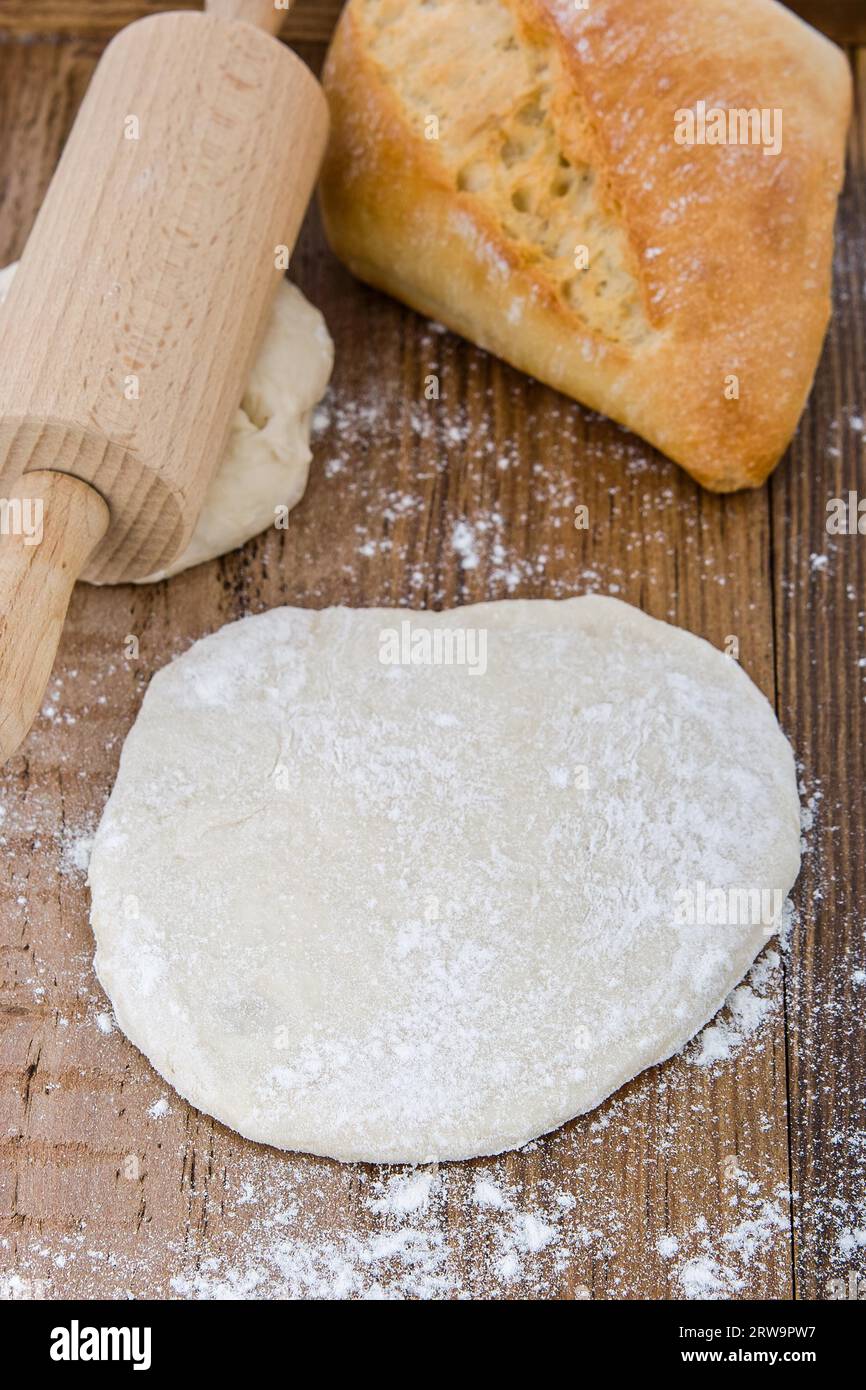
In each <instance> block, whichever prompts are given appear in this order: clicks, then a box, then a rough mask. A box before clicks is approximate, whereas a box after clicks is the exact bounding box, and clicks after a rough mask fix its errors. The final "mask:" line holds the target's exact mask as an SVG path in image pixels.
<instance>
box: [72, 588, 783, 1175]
mask: <svg viewBox="0 0 866 1390" xmlns="http://www.w3.org/2000/svg"><path fill="white" fill-rule="evenodd" d="M405 623H408V624H409V628H408V629H406V628H404V627H401V624H405ZM461 631H462V633H463V638H462V639H460V637H459V634H460V632H461ZM425 632H426V634H427V637H426V638H425V637H423V635H419V634H423V633H425ZM435 632H439V633H440V634H443V633H450V634H451V635H452V636H451V638H450V639H449V640H451V641H453V643H454V646H453V648H452V649H451V652H450V655H451V656H452V657H455V656H456V657H457V658H459V657H460V655H461V652H460V645H459V643H460V640H463V641H464V642H465V644H466V647H465V652H464V653H463V654H464V656H466V658H467V660H468V661H469V662H471V663H472V664H471V665H470V664H464V665H460V664H456V663H455V664H447V657H448V654H449V652H448V648H447V647H446V646H443V647H442V648H441V649H440V650H439V658H440V661H441V664H435V660H433V661H431V662H430V664H400V659H401V658H403V657H405V656H406V655H407V654H408V655H410V656H411V654H412V653H413V652H414V653H415V654H416V657H417V656H418V655H420V656H423V655H424V648H425V644H426V646H427V648H428V649H429V650H428V652H427V655H428V656H431V657H433V658H435V657H436V647H435V644H434V639H433V637H432V634H433V633H435ZM472 633H475V634H476V635H475V637H474V638H473V637H472V636H471V634H472ZM482 633H483V634H486V636H485V637H484V639H483V640H484V641H486V651H485V653H484V660H483V661H482V659H481V644H482V638H481V634H482ZM439 640H440V641H441V640H442V639H441V637H440V639H439ZM386 656H387V657H388V660H387V661H383V659H382V658H383V657H386ZM798 866H799V807H798V798H797V786H796V777H795V771H794V760H793V757H792V754H791V749H790V747H789V745H788V743H787V741H786V739H785V738H784V736H783V734H782V733H781V731H780V729H779V727H778V724H777V723H776V719H775V716H774V714H773V712H772V710H771V708H770V706H769V704H768V703H767V701H766V700H765V699H764V696H763V695H762V694H761V693H760V692H759V691H758V690H757V689H756V687H755V686H754V685H753V684H752V683H751V681H750V680H749V679H748V677H747V676H746V675H744V673H743V671H742V670H741V669H740V667H739V666H738V665H737V663H736V662H735V661H733V660H731V659H730V658H728V657H726V656H723V655H722V654H721V653H720V652H718V651H717V650H716V649H715V648H713V647H711V646H709V645H708V644H707V643H706V642H704V641H701V640H699V639H698V638H696V637H693V636H691V635H690V634H688V633H686V632H683V631H680V630H679V629H677V628H674V627H670V626H668V625H667V624H665V623H661V622H657V621H655V620H654V619H652V618H649V617H646V616H645V615H644V614H642V613H640V612H639V611H638V610H636V609H634V608H631V607H629V606H627V605H626V604H624V603H620V602H618V601H616V600H614V599H608V598H600V597H586V598H579V599H571V600H566V601H563V602H532V601H519V602H504V603H488V604H479V605H477V606H473V607H466V608H461V609H459V610H456V611H453V612H447V613H439V614H434V613H414V612H409V611H408V610H405V609H397V610H387V609H378V610H377V609H372V610H350V609H343V608H334V609H327V610H325V611H323V612H314V611H308V610H301V609H292V608H281V609H276V610H274V611H272V612H269V613H265V614H262V615H261V616H259V617H254V618H247V619H244V620H242V621H241V622H237V623H233V624H231V625H230V626H228V627H224V628H223V629H222V630H221V631H219V632H217V633H215V634H214V635H213V636H211V637H206V638H204V639H203V640H202V641H199V642H196V643H195V645H194V646H193V647H192V648H191V649H190V650H189V651H188V652H187V653H185V654H184V655H183V656H181V657H180V658H179V659H178V660H176V661H174V662H172V663H171V665H169V666H167V667H166V668H165V669H164V670H162V671H160V672H159V673H158V674H157V675H156V676H155V677H154V679H153V681H152V683H151V685H150V688H149V690H148V692H147V695H146V697H145V700H144V703H143V705H142V708H141V712H140V714H139V716H138V719H137V721H136V723H135V726H134V727H133V729H132V731H131V733H130V735H129V737H128V739H127V741H126V745H125V747H124V750H123V756H122V759H121V765H120V771H119V774H118V778H117V785H116V786H115V789H114V791H113V793H112V795H111V798H110V800H109V803H108V805H107V807H106V810H105V814H104V816H103V819H102V823H101V825H100V827H99V831H98V834H97V836H96V841H95V846H94V850H93V856H92V860H91V865H90V886H91V891H92V901H93V915H92V920H93V927H94V932H95V935H96V943H97V952H96V968H97V971H98V974H99V978H100V980H101V981H102V984H103V985H104V987H105V989H106V991H107V992H108V994H109V996H110V998H111V1000H112V1003H113V1005H114V1009H115V1013H116V1015H117V1018H118V1021H119V1023H120V1026H121V1027H122V1028H123V1030H124V1031H125V1033H126V1034H127V1035H128V1037H130V1038H131V1039H132V1041H133V1042H134V1043H136V1044H137V1045H138V1046H139V1047H140V1048H141V1049H142V1051H143V1052H145V1053H146V1055H147V1056H148V1057H149V1058H150V1060H151V1061H152V1063H153V1065H154V1066H155V1067H156V1069H157V1070H158V1071H159V1072H160V1073H161V1074H162V1075H163V1076H164V1077H166V1078H167V1080H168V1081H170V1082H171V1083H172V1085H173V1086H175V1087H176V1088H177V1090H178V1091H180V1093H181V1094H182V1095H183V1096H185V1097H187V1098H188V1099H189V1100H190V1101H192V1102H193V1103H194V1104H195V1105H197V1106H199V1107H200V1108H201V1109H203V1110H205V1111H207V1112H208V1113H210V1114H212V1115H215V1116H216V1117H217V1118H218V1119H219V1120H222V1121H223V1122H224V1123H225V1124H227V1125H230V1126H231V1127H232V1128H234V1129H236V1130H239V1131H240V1133H241V1134H244V1135H247V1136H248V1137H250V1138H252V1139H256V1140H261V1141H263V1142H265V1143H269V1144H275V1145H278V1146H279V1147H281V1148H290V1149H301V1150H307V1151H310V1152H312V1153H316V1154H326V1155H332V1156H334V1157H336V1158H340V1159H363V1160H370V1161H384V1162H397V1161H419V1162H420V1161H428V1160H434V1159H448V1158H465V1157H469V1156H472V1155H478V1154H488V1153H494V1152H498V1151H500V1150H503V1149H506V1148H510V1147H513V1146H516V1145H519V1144H521V1143H523V1142H524V1141H526V1140H529V1139H531V1138H533V1137H535V1136H537V1135H539V1134H542V1133H544V1132H546V1131H548V1130H551V1129H553V1128H555V1127H556V1126H558V1125H560V1124H561V1123H562V1122H563V1121H565V1120H567V1119H569V1118H571V1117H572V1116H574V1115H577V1114H580V1113H582V1112H583V1111H586V1110H589V1109H591V1108H592V1107H593V1106H596V1105H598V1103H599V1102H600V1101H602V1100H603V1099H604V1098H605V1097H606V1096H607V1095H609V1094H610V1093H611V1092H612V1091H614V1090H616V1088H617V1087H618V1086H620V1085H621V1084H622V1083H623V1082H625V1081H627V1080H628V1079H629V1078H630V1077H632V1076H634V1075H635V1074H636V1073H637V1072H640V1071H641V1070H642V1069H643V1068H644V1067H648V1066H651V1065H652V1064H653V1063H656V1062H659V1061H661V1060H663V1059H664V1058H666V1057H668V1056H670V1055H671V1054H672V1053H673V1052H676V1051H677V1050H678V1049H679V1048H680V1047H682V1046H683V1044H684V1043H685V1042H686V1041H687V1040H688V1039H689V1038H690V1037H692V1036H693V1034H694V1033H695V1032H696V1031H698V1030H699V1029H700V1028H701V1027H702V1026H703V1025H704V1024H705V1023H706V1022H707V1021H708V1019H710V1018H711V1017H712V1016H713V1014H714V1013H715V1012H716V1011H717V1009H718V1008H719V1007H720V1005H721V1004H722V1003H723V1001H724V999H725V998H726V996H727V995H728V993H729V992H730V990H731V989H732V988H733V986H734V985H735V984H736V983H737V981H739V980H740V979H741V977H742V976H743V974H744V973H745V971H746V970H747V968H748V966H749V964H750V963H751V961H752V960H753V958H754V957H755V955H756V954H757V953H758V952H759V951H760V949H761V947H762V945H763V944H764V943H765V941H766V940H767V939H768V937H769V936H770V935H771V934H772V932H773V930H774V928H775V926H776V925H777V921H778V914H779V910H780V905H781V903H782V902H783V900H784V898H785V896H786V895H787V893H788V891H789V889H790V888H791V885H792V884H793V882H794V879H795V877H796V874H797V871H798ZM760 890H763V896H762V893H761V891H760ZM743 895H745V897H746V899H748V903H749V906H748V908H747V907H746V906H745V905H744V896H743ZM758 900H760V903H761V907H760V908H759V907H758V906H757V903H758ZM720 901H722V907H721V908H720V907H719V903H720ZM689 904H690V905H691V906H689ZM708 904H715V907H711V906H708ZM731 904H733V906H731ZM736 904H739V906H736ZM690 916H691V918H692V919H693V920H691V921H689V920H688V919H689V917H690ZM762 917H763V920H762ZM731 919H733V920H731Z"/></svg>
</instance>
